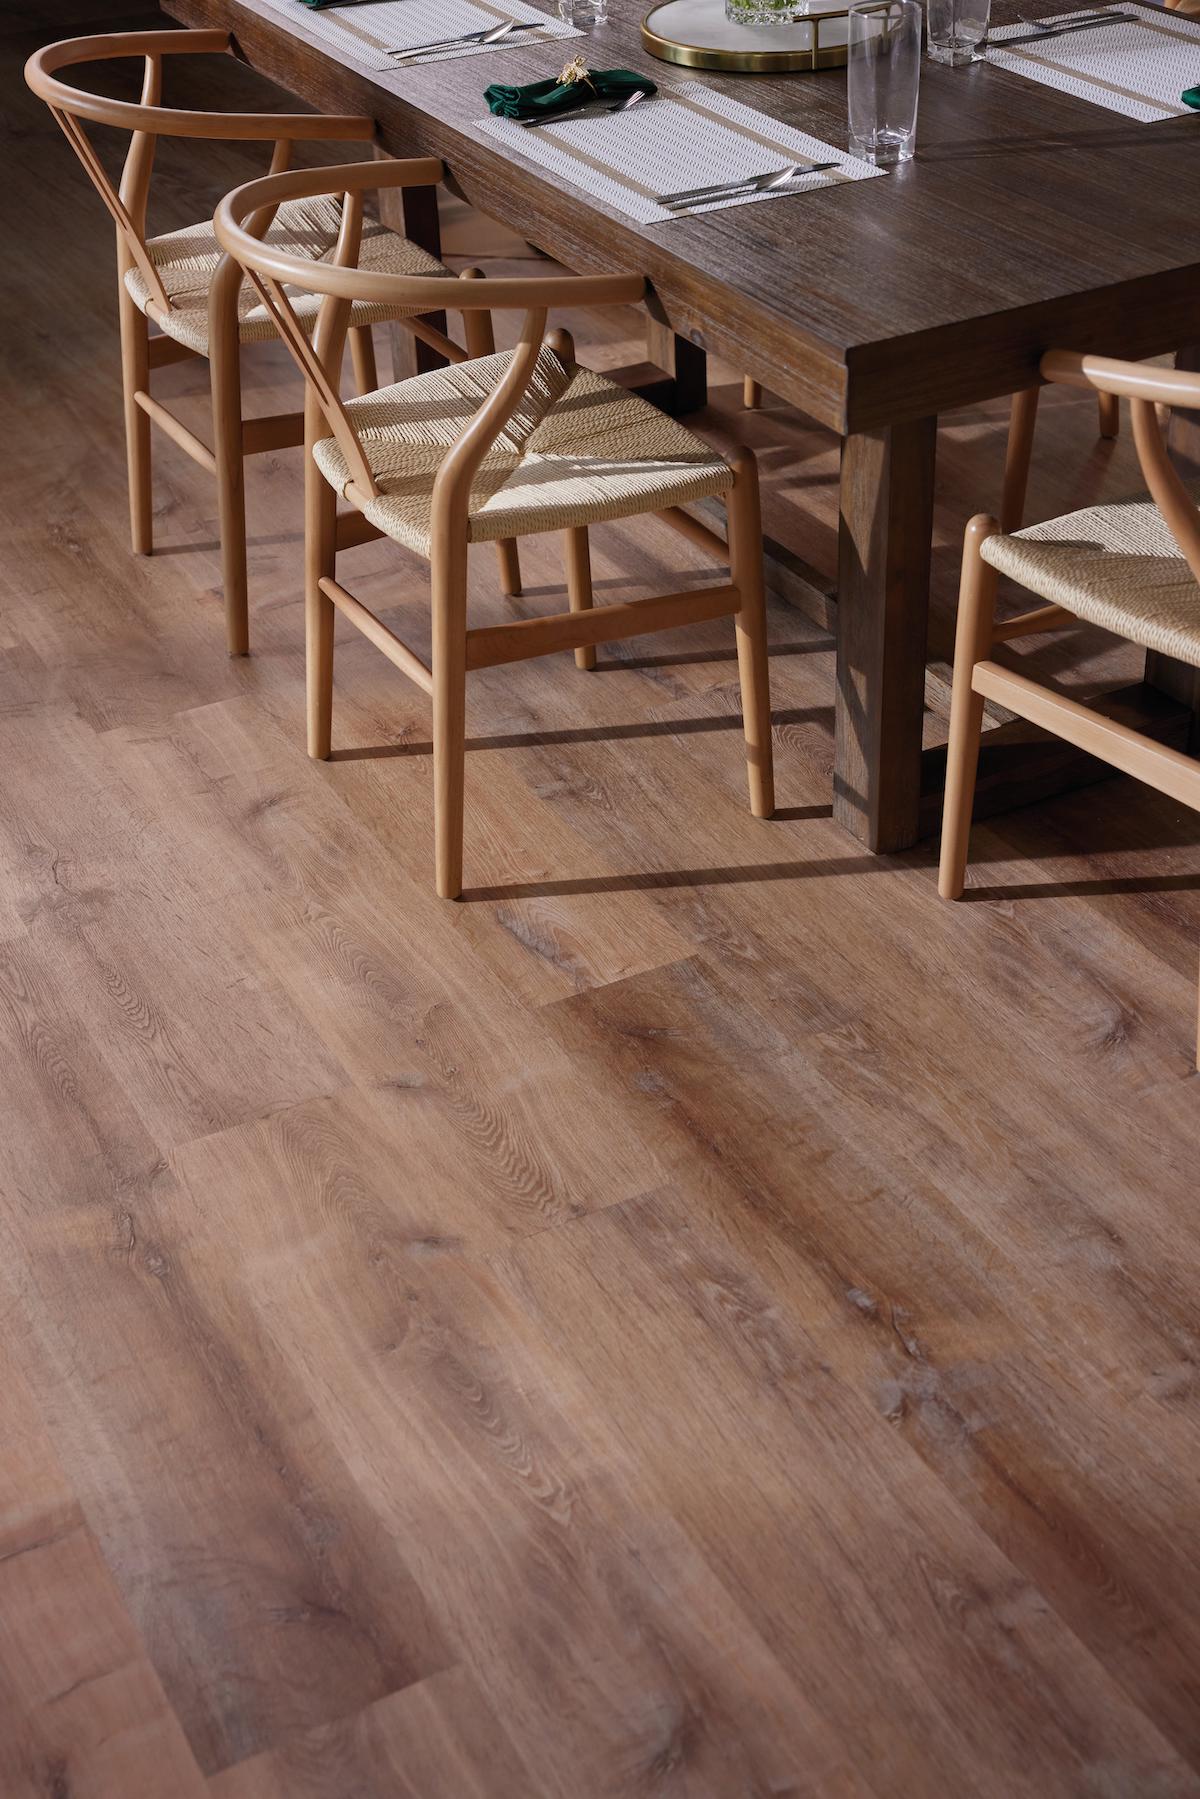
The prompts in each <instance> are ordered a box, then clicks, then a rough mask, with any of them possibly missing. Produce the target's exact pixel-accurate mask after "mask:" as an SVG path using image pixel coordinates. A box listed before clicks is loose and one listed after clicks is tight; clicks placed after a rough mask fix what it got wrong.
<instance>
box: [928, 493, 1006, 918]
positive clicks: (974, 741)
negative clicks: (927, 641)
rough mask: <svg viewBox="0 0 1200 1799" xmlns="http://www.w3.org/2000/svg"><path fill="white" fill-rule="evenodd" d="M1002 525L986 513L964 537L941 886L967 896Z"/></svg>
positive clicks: (946, 894) (948, 895)
mask: <svg viewBox="0 0 1200 1799" xmlns="http://www.w3.org/2000/svg"><path fill="white" fill-rule="evenodd" d="M997 529H998V526H997V524H996V521H995V519H994V518H988V517H987V516H986V514H983V513H980V514H979V515H978V516H977V517H975V518H973V519H972V520H971V522H970V524H969V525H968V526H967V533H966V537H965V539H964V541H963V561H962V579H961V583H960V586H959V595H958V628H957V633H956V636H955V640H954V688H953V691H952V693H951V696H950V741H949V743H948V745H947V748H946V799H945V807H944V811H943V814H942V854H941V863H940V866H939V868H938V892H939V893H940V894H941V896H942V898H943V899H950V900H954V899H961V897H962V890H963V883H964V882H965V880H966V875H967V846H968V842H969V839H970V835H971V808H972V806H973V804H974V801H975V775H976V772H977V770H978V767H979V741H980V738H981V737H982V735H983V695H982V694H981V693H976V691H975V689H974V687H973V686H972V684H971V680H972V675H973V673H974V669H975V664H976V663H977V662H981V661H983V660H984V659H985V658H986V657H987V656H988V655H989V654H990V652H991V648H992V632H993V628H994V619H995V610H996V571H995V569H994V568H991V567H990V566H989V565H988V563H986V562H985V561H984V560H983V557H982V555H981V554H980V551H981V548H982V546H983V543H984V541H985V539H986V538H989V537H992V536H993V535H994V534H995V532H996V531H997Z"/></svg>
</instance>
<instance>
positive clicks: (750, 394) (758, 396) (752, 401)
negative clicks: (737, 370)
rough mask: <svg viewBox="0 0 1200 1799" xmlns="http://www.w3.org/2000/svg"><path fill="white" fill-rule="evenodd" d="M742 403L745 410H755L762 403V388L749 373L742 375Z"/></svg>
mask: <svg viewBox="0 0 1200 1799" xmlns="http://www.w3.org/2000/svg"><path fill="white" fill-rule="evenodd" d="M742 405H743V406H744V407H745V409H746V411H747V412H757V411H758V409H759V407H760V406H761V405H762V388H761V387H760V386H759V384H758V382H757V381H752V380H751V378H750V376H749V375H743V376H742Z"/></svg>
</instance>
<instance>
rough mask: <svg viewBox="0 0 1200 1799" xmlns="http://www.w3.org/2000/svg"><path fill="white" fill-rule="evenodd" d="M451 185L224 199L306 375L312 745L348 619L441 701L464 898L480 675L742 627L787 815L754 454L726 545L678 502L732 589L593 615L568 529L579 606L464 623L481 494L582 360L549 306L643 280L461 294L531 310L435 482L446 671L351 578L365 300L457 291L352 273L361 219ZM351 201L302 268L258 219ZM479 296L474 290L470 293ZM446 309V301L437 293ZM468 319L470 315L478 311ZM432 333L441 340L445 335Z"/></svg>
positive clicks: (434, 586) (255, 185)
mask: <svg viewBox="0 0 1200 1799" xmlns="http://www.w3.org/2000/svg"><path fill="white" fill-rule="evenodd" d="M442 174H443V170H442V165H441V164H440V163H439V162H437V161H435V160H432V159H420V160H411V161H404V162H396V163H392V164H388V163H375V164H372V165H363V164H351V165H348V166H346V167H343V168H338V169H320V170H317V171H314V172H311V173H295V174H287V175H276V176H272V177H267V178H265V179H262V180H259V181H254V182H251V183H249V184H248V185H247V186H246V187H243V188H240V189H238V191H237V192H236V193H234V194H231V195H229V196H227V198H226V199H225V200H223V201H222V203H221V205H220V206H219V207H218V209H217V214H216V221H215V223H216V232H217V237H218V240H219V241H220V243H221V245H222V246H223V248H224V249H225V250H227V251H228V252H229V253H230V254H231V255H232V256H233V257H234V258H236V260H237V261H238V262H239V263H240V264H241V266H242V267H243V268H244V269H245V270H246V272H247V274H248V275H249V276H250V279H251V280H252V281H253V282H254V284H255V286H256V288H257V289H258V291H259V293H260V294H261V296H262V298H263V301H264V304H266V305H267V306H269V307H270V308H271V311H272V314H273V316H274V317H275V319H276V322H277V324H278V327H279V330H280V333H281V335H282V336H283V338H284V340H285V342H286V343H287V345H288V347H289V348H290V350H291V352H292V354H293V356H294V357H295V358H296V361H297V363H298V364H299V365H300V367H301V369H302V370H303V371H304V374H305V377H306V380H307V383H308V388H307V395H308V398H307V406H306V414H307V443H308V452H309V453H308V455H307V457H306V468H305V483H306V519H307V525H306V621H307V649H308V656H307V676H308V680H307V711H308V750H309V754H310V755H311V756H314V757H317V758H321V759H324V758H327V757H328V756H329V753H330V737H331V719H332V696H333V622H334V613H335V610H336V611H340V612H341V613H342V614H343V616H345V617H346V618H348V619H349V620H350V621H351V622H352V623H353V624H354V625H356V626H357V627H358V629H359V630H360V631H362V632H363V634H364V635H365V636H366V637H368V638H369V639H370V641H371V642H372V643H374V644H375V645H376V647H377V648H378V649H380V650H381V651H382V652H383V654H384V655H385V656H387V657H388V658H389V659H390V660H391V661H392V662H393V663H394V664H395V666H396V667H397V668H399V669H400V670H401V672H402V673H403V674H405V675H407V676H408V678H409V679H410V680H411V681H414V682H415V683H416V685H417V686H418V687H420V688H421V689H423V691H425V692H426V693H429V694H430V695H431V696H432V700H433V739H434V793H435V804H434V811H435V840H436V879H437V891H438V893H439V894H440V895H441V896H442V897H444V898H457V897H458V895H459V894H460V893H461V891H462V834H463V782H464V772H465V748H466V739H465V707H466V677H467V675H468V673H470V672H472V671H474V670H476V669H482V668H492V667H495V666H497V665H498V664H501V663H506V662H515V661H521V660H524V659H525V658H528V657H532V656H544V655H548V654H550V653H551V652H552V651H555V650H562V649H573V650H574V651H575V660H576V663H577V665H578V666H579V667H581V668H585V669H587V668H592V667H594V666H595V654H596V645H597V644H601V643H610V642H612V641H614V640H615V639H619V638H626V637H633V636H637V635H639V634H641V633H643V632H651V631H661V630H667V629H669V628H671V627H673V626H677V625H683V624H689V623H694V622H697V621H699V620H704V619H713V618H719V617H725V616H732V617H733V619H734V621H735V627H736V635H737V652H738V665H739V674H740V679H741V691H742V705H743V723H744V729H745V736H746V754H747V765H748V779H749V786H750V802H751V809H752V811H753V812H754V814H755V816H757V817H769V816H770V814H771V812H772V811H773V810H774V787H773V777H772V760H771V717H770V699H769V692H768V671H767V646H766V636H765V620H764V603H763V582H762V526H761V520H760V514H759V499H758V482H757V470H756V465H755V462H754V458H753V456H752V455H751V454H750V453H749V452H745V453H744V454H741V455H740V456H739V457H738V459H737V462H736V465H735V468H734V472H733V475H732V477H731V482H730V487H729V490H728V499H727V506H728V522H729V543H728V546H726V544H724V543H723V542H722V541H721V539H720V538H719V537H718V536H717V535H716V533H715V532H712V531H710V530H708V529H707V527H706V526H704V525H702V524H700V523H699V521H698V520H696V519H694V518H692V517H691V515H690V514H688V513H687V512H686V511H684V510H683V509H681V508H678V507H672V508H669V509H666V510H664V511H663V512H662V513H661V514H660V516H661V517H663V518H665V519H666V520H668V521H669V522H670V523H671V524H672V525H673V526H675V528H676V529H677V530H679V531H680V532H682V533H683V534H684V535H685V536H686V537H688V538H689V539H690V540H691V541H692V542H693V543H696V544H699V545H700V546H701V547H702V548H704V549H705V550H706V551H708V553H709V554H710V555H712V556H714V557H715V558H716V559H717V560H718V561H720V562H722V563H724V562H726V561H728V562H729V564H730V574H731V579H730V582H729V583H728V584H727V585H722V586H719V587H709V588H704V589H701V590H699V591H691V592H679V593H670V594H662V595H657V596H655V597H653V598H650V599H642V600H632V601H626V602H623V603H620V604H614V605H608V606H603V607H599V608H593V598H592V583H591V570H590V555H589V544H588V532H587V529H586V528H584V527H572V528H569V529H567V530H566V531H565V532H564V538H565V550H566V563H567V589H568V600H569V605H570V610H569V611H568V612H562V613H556V614H554V615H552V616H550V617H542V618H530V619H523V620H521V621H519V622H516V623H512V624H505V625H492V626H484V627H480V628H475V629H471V628H469V627H468V625H467V608H466V598H467V552H468V540H469V522H468V521H469V514H470V498H471V487H472V483H473V481H474V478H475V475H476V473H477V471H478V470H479V467H480V465H481V464H482V462H483V459H484V457H485V456H486V455H487V453H488V451H489V449H490V448H491V447H492V445H493V444H494V443H495V441H496V439H497V437H498V435H499V434H500V432H501V431H502V430H503V429H504V427H505V425H506V424H507V423H508V421H509V420H510V419H511V418H512V416H513V414H514V412H515V411H516V410H517V408H518V407H519V406H520V404H521V402H522V400H523V399H524V398H525V397H526V395H527V393H528V391H529V387H530V382H531V379H532V376H533V373H534V367H535V364H536V363H537V360H538V357H539V355H540V353H541V351H542V348H543V345H544V344H545V345H546V346H547V347H549V348H550V349H551V350H552V351H553V352H554V354H555V355H557V356H558V357H559V359H560V361H561V362H562V363H563V364H564V366H565V367H568V368H569V367H571V366H572V364H573V358H574V351H573V346H572V344H571V340H570V337H569V336H568V334H567V333H566V332H551V333H550V334H549V336H547V334H546V324H547V314H548V311H549V309H550V308H551V307H552V306H573V307H580V306H582V307H604V306H619V305H630V304H633V303H635V302H637V301H639V300H641V299H643V298H644V297H645V294H646V291H647V283H646V281H645V279H644V277H643V276H641V275H635V274H617V275H557V276H549V277H522V278H518V279H497V280H493V281H489V282H488V283H487V293H486V297H485V296H484V294H483V293H482V292H480V293H479V295H478V298H476V296H475V294H474V293H471V294H470V295H469V296H468V297H466V298H463V297H459V298H458V299H457V300H456V302H455V303H456V304H457V305H458V306H460V307H465V308H467V309H473V308H474V307H481V308H482V307H484V306H486V307H488V308H489V309H491V310H492V311H516V312H520V313H522V314H523V319H522V324H521V329H520V335H519V339H518V343H517V346H516V348H515V350H514V351H513V352H512V355H511V358H510V361H509V364H508V367H507V369H506V371H505V373H504V376H503V379H502V380H501V381H500V382H499V383H498V385H497V386H496V387H495V389H494V390H493V391H492V393H491V394H490V395H489V396H488V397H487V399H486V400H485V401H484V403H483V404H482V405H481V406H480V408H479V410H478V411H477V412H476V413H475V414H474V416H473V417H472V419H471V420H470V422H469V423H468V424H467V426H466V427H465V429H464V430H463V431H462V433H461V435H460V436H459V437H458V438H457V440H456V441H455V442H454V443H453V444H452V445H451V446H450V448H449V449H448V450H447V452H446V455H445V457H444V458H443V460H442V462H441V465H440V467H439V469H438V473H437V475H436V478H435V481H434V485H433V492H432V501H431V508H432V510H431V541H430V570H431V591H432V608H433V656H432V667H427V666H426V664H425V663H424V662H422V661H421V659H420V658H419V657H418V656H417V655H416V654H415V653H414V652H413V651H412V650H411V649H410V648H409V647H408V646H407V644H404V643H402V642H401V641H400V640H399V639H398V638H397V637H396V636H394V634H393V633H392V632H391V631H390V630H389V629H388V628H387V626H386V625H384V624H383V623H382V622H381V620H379V619H378V618H376V617H375V615H374V614H373V613H371V612H369V611H368V609H367V608H366V607H365V606H363V605H362V604H361V602H360V601H358V600H357V599H355V598H354V596H353V595H352V594H350V593H348V592H347V590H346V589H345V588H344V587H343V586H342V585H341V584H340V583H339V582H338V581H337V580H336V578H335V575H336V570H335V562H336V556H337V552H338V550H339V549H343V548H346V547H348V546H349V545H351V544H357V543H362V542H365V541H367V540H369V539H370V538H372V537H378V536H382V535H384V533H383V532H381V531H379V530H378V529H376V528H375V527H374V526H373V525H372V524H370V522H369V521H368V520H367V519H366V518H365V516H363V513H362V510H361V509H362V508H364V507H366V506H369V505H370V503H371V501H372V500H374V499H375V498H377V497H378V495H379V492H380V489H379V487H378V485H377V483H376V481H375V477H374V475H373V473H372V469H371V465H370V461H369V459H368V457H367V455H366V454H365V452H364V450H363V447H362V444H361V442H360V441H359V438H358V436H357V433H356V432H355V430H354V427H353V425H352V423H351V421H350V418H349V416H348V414H347V411H346V408H345V406H344V405H343V403H342V400H341V398H340V396H339V394H338V390H337V383H336V380H335V379H334V376H333V372H332V371H333V370H334V369H335V368H336V366H337V361H338V358H339V357H340V354H341V345H342V338H343V335H344V332H345V329H346V320H347V317H348V313H349V307H350V303H351V302H352V301H354V300H370V301H378V300H393V301H395V302H396V303H397V304H401V305H403V304H408V303H409V302H411V300H412V299H413V298H415V297H421V296H425V295H428V294H430V292H431V290H437V289H438V287H439V285H440V286H441V287H442V288H443V289H444V290H445V291H446V294H447V295H448V293H449V289H450V288H451V286H454V287H455V288H456V289H457V291H458V293H459V295H460V296H461V293H462V287H461V285H460V284H457V283H453V282H450V281H443V282H441V283H440V284H439V282H438V280H437V279H436V278H422V279H421V281H420V283H418V282H417V281H416V280H415V279H411V278H407V277H404V276H398V275H385V274H380V273H374V272H369V271H366V270H362V269H358V268H356V267H355V266H354V263H355V260H356V257H357V254H358V237H359V233H360V231H361V225H362V214H363V194H364V192H366V191H368V190H372V189H380V188H388V189H391V188H403V187H405V186H411V185H419V186H426V185H432V184H433V183H434V182H435V181H437V180H438V179H439V178H440V177H441V176H442ZM331 186H332V187H333V189H334V191H337V190H338V189H340V190H341V192H342V206H343V212H342V233H341V237H340V239H339V242H338V245H337V249H336V251H335V253H334V256H333V258H332V261H328V262H324V263H321V264H312V263H305V262H304V261H303V260H302V259H301V258H299V257H296V256H293V255H290V254H287V253H285V252H283V251H280V250H277V249H275V248H274V247H273V246H270V245H267V244H265V243H263V242H262V241H261V239H260V236H259V226H258V219H259V218H261V217H262V215H263V213H264V212H265V211H266V210H267V209H269V208H270V207H272V206H278V205H280V204H281V203H282V202H283V201H284V200H289V199H299V198H313V197H316V196H317V195H320V194H323V193H327V192H329V190H330V187H331ZM285 284H287V285H289V286H292V287H295V288H299V289H301V290H304V291H307V292H310V293H318V294H321V295H322V296H324V298H323V300H322V303H321V309H320V314H319V317H318V321H317V326H316V331H315V333H314V334H313V337H312V339H311V340H309V339H308V338H307V337H306V336H305V334H304V332H303V331H302V330H301V329H300V326H299V324H298V322H297V320H296V317H295V314H294V312H293V310H292V307H291V304H290V302H289V299H288V295H287V293H286V292H285V291H284V290H285ZM463 285H466V284H463ZM434 304H435V305H440V304H442V301H441V300H440V299H435V301H434ZM468 316H469V310H468ZM422 334H423V335H425V336H426V337H427V340H428V341H431V342H432V341H433V334H430V333H428V332H427V331H425V329H424V327H422ZM437 347H438V348H439V349H441V351H442V353H443V354H444V355H445V356H446V357H447V358H448V359H449V360H450V361H451V362H462V361H466V360H469V359H470V358H471V356H472V354H478V351H477V350H476V351H473V350H472V347H471V342H470V338H468V349H467V351H465V352H464V351H463V350H461V349H459V348H458V346H457V345H455V344H452V343H450V342H448V341H447V340H445V339H442V338H440V337H439V339H438V343H437ZM330 434H332V436H333V437H334V438H335V439H336V441H337V444H338V446H339V448H340V449H341V452H342V455H343V456H344V458H345V461H346V466H347V469H348V471H349V479H348V481H347V483H346V486H345V491H344V497H345V498H346V499H348V500H349V501H350V502H351V504H352V505H353V506H354V507H356V508H358V509H359V510H358V511H357V512H354V513H349V514H345V515H342V516H339V515H338V510H337V498H338V496H337V494H336V492H335V491H334V489H333V488H332V487H331V486H330V485H329V483H328V482H327V481H326V480H325V478H324V476H323V475H322V474H321V472H320V470H319V469H318V467H317V465H316V463H315V461H314V460H313V457H312V453H311V451H312V444H313V443H314V442H315V441H316V439H317V437H318V436H327V435H330Z"/></svg>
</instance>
